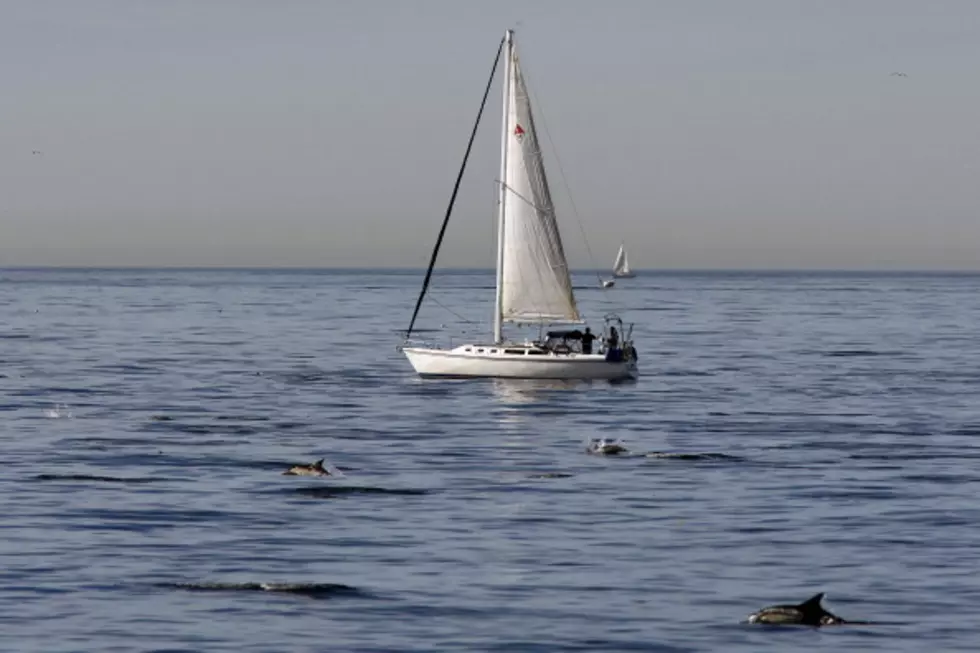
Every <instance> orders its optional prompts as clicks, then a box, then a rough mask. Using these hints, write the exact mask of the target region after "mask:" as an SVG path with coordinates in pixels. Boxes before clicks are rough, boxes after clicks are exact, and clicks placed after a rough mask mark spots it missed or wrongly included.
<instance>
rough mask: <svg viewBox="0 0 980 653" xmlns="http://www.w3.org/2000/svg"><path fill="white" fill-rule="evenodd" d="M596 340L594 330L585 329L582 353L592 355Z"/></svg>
mask: <svg viewBox="0 0 980 653" xmlns="http://www.w3.org/2000/svg"><path fill="white" fill-rule="evenodd" d="M593 340H595V334H593V333H592V329H590V328H589V327H585V333H583V334H582V353H583V354H591V353H592V341H593Z"/></svg>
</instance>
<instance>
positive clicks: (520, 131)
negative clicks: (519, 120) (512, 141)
mask: <svg viewBox="0 0 980 653" xmlns="http://www.w3.org/2000/svg"><path fill="white" fill-rule="evenodd" d="M514 136H516V137H517V140H521V137H522V136H524V128H523V127H521V126H520V125H517V126H516V127H514Z"/></svg>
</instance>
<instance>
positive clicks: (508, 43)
mask: <svg viewBox="0 0 980 653" xmlns="http://www.w3.org/2000/svg"><path fill="white" fill-rule="evenodd" d="M513 37H514V30H507V32H506V34H504V43H503V45H504V81H503V84H501V87H502V90H503V92H502V93H501V95H503V111H502V115H501V123H502V125H501V129H500V131H501V133H500V200H499V202H498V203H497V204H498V209H499V211H498V218H497V298H496V303H495V308H494V313H493V342H494V344H498V345H499V344H500V343H501V342H503V339H504V338H503V321H504V289H503V283H504V204H505V203H506V202H507V143H508V141H509V140H510V124H509V123H510V84H511V80H510V76H511V61H512V60H513V56H514V41H513Z"/></svg>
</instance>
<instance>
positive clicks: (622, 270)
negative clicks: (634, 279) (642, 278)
mask: <svg viewBox="0 0 980 653" xmlns="http://www.w3.org/2000/svg"><path fill="white" fill-rule="evenodd" d="M629 273H630V264H629V261H627V260H626V246H625V245H623V244H620V245H619V254H617V255H616V262H615V263H613V274H617V275H624V274H629Z"/></svg>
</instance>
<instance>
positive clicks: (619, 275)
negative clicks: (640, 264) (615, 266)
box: [613, 272, 636, 279]
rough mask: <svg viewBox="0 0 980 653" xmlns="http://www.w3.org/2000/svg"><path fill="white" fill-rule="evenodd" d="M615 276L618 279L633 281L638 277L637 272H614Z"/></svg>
mask: <svg viewBox="0 0 980 653" xmlns="http://www.w3.org/2000/svg"><path fill="white" fill-rule="evenodd" d="M613 276H614V277H616V278H617V279H632V278H633V277H635V276H636V273H635V272H613Z"/></svg>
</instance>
